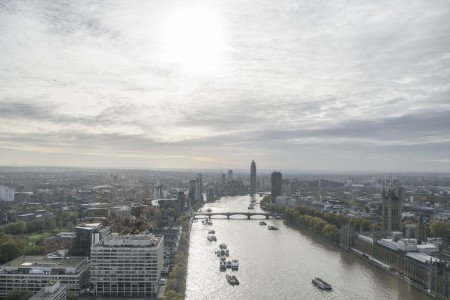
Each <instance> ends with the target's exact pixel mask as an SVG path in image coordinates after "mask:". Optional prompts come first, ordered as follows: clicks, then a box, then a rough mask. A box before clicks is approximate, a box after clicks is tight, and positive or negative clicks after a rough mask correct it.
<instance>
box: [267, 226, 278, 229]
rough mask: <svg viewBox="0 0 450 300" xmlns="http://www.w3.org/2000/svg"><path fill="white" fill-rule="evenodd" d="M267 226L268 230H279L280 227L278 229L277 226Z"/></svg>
mask: <svg viewBox="0 0 450 300" xmlns="http://www.w3.org/2000/svg"><path fill="white" fill-rule="evenodd" d="M267 228H268V229H269V230H280V229H278V227H277V226H273V225H269V226H268V227H267Z"/></svg>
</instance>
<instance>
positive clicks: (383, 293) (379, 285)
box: [186, 195, 432, 300]
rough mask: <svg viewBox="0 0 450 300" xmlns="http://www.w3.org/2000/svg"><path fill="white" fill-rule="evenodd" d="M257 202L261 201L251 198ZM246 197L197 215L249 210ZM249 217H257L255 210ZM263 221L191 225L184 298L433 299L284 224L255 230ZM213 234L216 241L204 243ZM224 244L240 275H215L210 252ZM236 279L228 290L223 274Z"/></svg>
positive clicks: (227, 199)
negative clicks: (318, 282)
mask: <svg viewBox="0 0 450 300" xmlns="http://www.w3.org/2000/svg"><path fill="white" fill-rule="evenodd" d="M255 199H256V200H257V203H258V202H259V201H260V200H261V199H262V197H259V196H256V197H255ZM249 204H250V196H249V195H246V196H238V197H223V198H221V199H220V200H217V201H215V202H208V203H207V204H205V206H204V207H203V208H202V211H206V209H208V208H211V209H212V211H213V212H236V211H245V212H246V211H248V209H247V208H248V206H249ZM249 211H251V212H262V210H261V209H260V207H259V205H256V206H255V209H254V210H249ZM262 219H264V220H265V218H264V217H256V216H255V217H252V219H250V220H248V219H247V217H246V216H242V215H240V216H232V217H231V219H230V220H227V219H226V217H224V216H216V217H213V220H212V222H213V225H212V226H208V225H203V224H202V222H201V221H200V220H199V221H197V222H194V223H193V224H192V231H191V237H190V248H189V249H190V250H189V262H188V277H187V288H186V299H377V300H379V299H432V298H431V297H429V296H428V295H426V294H425V293H423V292H422V291H419V290H418V289H416V288H414V287H412V286H410V285H408V284H407V283H405V282H403V281H401V280H399V279H397V278H396V277H394V276H392V275H390V274H388V273H386V272H385V271H383V270H381V269H378V268H377V267H375V266H373V265H370V264H369V263H367V262H365V261H363V260H361V259H360V258H358V257H356V256H354V255H353V254H350V253H346V252H345V251H342V250H341V249H340V248H338V247H336V246H333V245H330V244H328V243H326V242H324V241H322V240H320V239H318V238H317V237H315V236H311V235H309V234H307V233H303V232H301V231H299V230H298V229H295V228H292V227H290V226H288V225H285V224H284V223H283V220H272V219H270V220H265V222H266V223H267V224H268V225H276V226H278V227H279V229H280V230H279V231H273V230H268V229H267V226H261V225H259V221H261V220H262ZM210 229H214V230H215V231H216V234H215V235H216V237H217V241H216V242H210V241H208V240H207V239H206V237H207V236H208V230H210ZM221 243H226V244H227V245H228V249H229V251H230V256H229V259H234V258H237V259H239V270H238V271H231V270H230V269H227V270H226V271H225V272H224V271H220V270H219V260H220V259H219V258H218V257H217V256H216V255H215V254H214V252H215V251H216V250H217V249H218V248H219V247H218V246H219V244H221ZM231 273H233V275H236V277H237V278H238V280H239V281H240V285H236V286H231V285H230V284H229V283H228V281H227V280H226V278H225V274H231ZM314 277H321V278H322V279H324V280H325V281H327V282H328V283H330V284H331V285H332V286H333V290H332V291H322V290H320V289H319V288H317V287H316V286H314V285H313V284H312V283H311V279H312V278H314Z"/></svg>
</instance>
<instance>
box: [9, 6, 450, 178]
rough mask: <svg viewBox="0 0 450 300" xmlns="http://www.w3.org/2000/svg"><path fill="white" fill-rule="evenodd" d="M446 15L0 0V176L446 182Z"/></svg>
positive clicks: (419, 9)
mask: <svg viewBox="0 0 450 300" xmlns="http://www.w3.org/2000/svg"><path fill="white" fill-rule="evenodd" d="M449 20H450V4H449V2H448V1H447V0H433V1H430V0H422V1H414V0H404V1H394V0H386V1H383V0H381V1H341V0H339V1H336V0H333V1H310V0H305V1H300V0H283V1H273V0H246V1H242V0H223V1H185V0H184V1H169V0H162V1H155V0H152V1H147V0H142V1H138V0H136V1H131V0H127V1H119V0H118V1H112V0H108V1H91V0H89V1H72V0H70V1H54V0H48V1H43V0H42V1H41V0H29V1H12V0H11V1H9V0H2V1H0V165H15V164H17V165H51V166H89V167H118V168H187V169H201V168H212V169H220V168H223V169H232V168H236V169H237V168H239V169H245V168H247V167H248V168H250V162H251V161H252V160H255V161H256V164H257V167H258V168H265V169H277V170H289V169H290V170H293V169H295V170H335V171H339V170H357V171H370V170H376V171H386V172H389V171H437V172H447V173H448V172H450V21H449Z"/></svg>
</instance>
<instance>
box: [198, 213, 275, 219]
mask: <svg viewBox="0 0 450 300" xmlns="http://www.w3.org/2000/svg"><path fill="white" fill-rule="evenodd" d="M234 215H244V216H247V219H250V217H252V216H264V217H266V219H269V218H273V219H282V218H283V215H281V214H271V213H263V212H261V213H258V212H242V211H241V212H215V213H213V212H201V213H196V214H195V216H194V218H195V219H198V217H200V216H205V217H207V218H211V217H212V216H226V217H227V219H229V218H230V217H231V216H234Z"/></svg>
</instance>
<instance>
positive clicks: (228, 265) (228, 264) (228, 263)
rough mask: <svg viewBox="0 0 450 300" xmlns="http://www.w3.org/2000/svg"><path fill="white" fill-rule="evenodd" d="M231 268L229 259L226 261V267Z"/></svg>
mask: <svg viewBox="0 0 450 300" xmlns="http://www.w3.org/2000/svg"><path fill="white" fill-rule="evenodd" d="M230 268H231V261H227V269H230Z"/></svg>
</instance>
